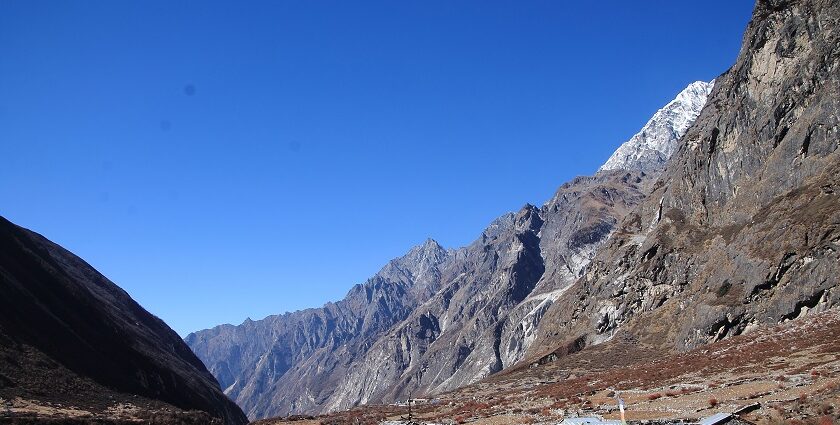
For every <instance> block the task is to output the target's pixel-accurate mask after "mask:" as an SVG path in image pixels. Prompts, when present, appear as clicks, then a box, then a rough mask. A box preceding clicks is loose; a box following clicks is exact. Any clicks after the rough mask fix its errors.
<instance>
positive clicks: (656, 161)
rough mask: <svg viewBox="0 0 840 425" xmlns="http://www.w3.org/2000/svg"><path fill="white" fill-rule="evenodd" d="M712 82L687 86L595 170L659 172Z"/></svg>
mask: <svg viewBox="0 0 840 425" xmlns="http://www.w3.org/2000/svg"><path fill="white" fill-rule="evenodd" d="M714 83H715V82H714V80H712V81H710V82H708V83H706V82H703V81H695V82H693V83H691V84H689V85H688V87H686V88H685V89H683V91H681V92H680V93H679V94H678V95H677V97H675V98H674V100H672V101H670V102H668V104H667V105H665V106H663V107H662V108H661V109H660V110H658V111H657V112H656V113H655V114H654V115H653V117H651V119H650V120H648V122H647V123H646V124H645V125H644V127H642V129H641V130H640V131H639V132H638V133H636V134H635V135H634V136H633V137H631V138H630V140H628V141H626V142H624V143H623V144H622V145H621V146H619V147H618V149H616V151H615V152H614V153H613V154H612V156H611V157H610V158H609V159H608V160H607V162H606V163H604V165H602V166H601V168H599V169H598V171H599V172H602V171H607V170H628V171H643V172H645V173H656V172H658V171H660V170H661V169H662V167H663V165H664V164H665V161H667V160H668V158H670V157H671V155H672V154H673V153H674V151H675V150H676V148H677V141H678V140H679V139H680V137H682V135H683V134H685V132H686V130H688V127H690V126H691V124H692V123H693V122H694V120H695V119H697V116H698V115H700V111H701V110H702V109H703V106H704V105H705V104H706V98H707V97H708V95H709V93H711V91H712V87H713V86H714Z"/></svg>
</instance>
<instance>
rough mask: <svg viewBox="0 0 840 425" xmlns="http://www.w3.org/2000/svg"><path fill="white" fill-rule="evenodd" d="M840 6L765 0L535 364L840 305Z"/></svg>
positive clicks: (543, 340)
mask: <svg viewBox="0 0 840 425" xmlns="http://www.w3.org/2000/svg"><path fill="white" fill-rule="evenodd" d="M838 21H840V4H838V3H837V2H836V1H828V0H801V1H759V2H758V4H757V5H756V7H755V11H754V15H753V19H752V21H751V23H750V24H749V27H748V28H747V31H746V34H745V36H744V41H743V46H742V48H741V52H740V54H739V57H738V59H737V62H736V63H735V65H734V66H733V67H732V68H731V69H729V70H728V71H727V72H726V73H725V74H724V75H722V76H721V77H720V78H718V79H717V80H716V83H715V87H714V89H713V90H712V92H711V94H710V96H709V100H708V104H707V106H706V108H705V109H704V110H703V112H702V113H701V114H700V116H699V118H698V119H697V121H696V122H695V123H694V125H693V126H692V127H691V128H690V129H689V130H688V132H687V133H686V135H685V136H684V137H683V139H682V143H681V144H680V147H679V150H678V151H677V153H676V154H675V156H674V157H673V158H672V159H671V161H670V162H669V163H668V165H667V167H666V170H665V171H664V173H663V175H662V177H661V179H660V180H659V181H658V182H657V183H656V184H655V186H654V190H653V192H652V193H651V195H650V196H648V198H647V199H646V200H645V201H644V202H643V203H642V204H641V205H640V206H639V207H638V208H637V209H636V210H635V211H634V212H632V213H631V214H629V215H628V216H627V217H625V219H624V220H623V221H622V223H621V224H620V226H618V230H617V231H616V232H615V233H614V235H613V237H612V238H611V239H610V240H609V241H608V242H607V243H606V244H605V245H604V248H603V249H602V250H601V251H600V252H599V253H598V255H597V256H596V258H595V260H593V262H592V263H591V264H590V265H589V266H588V267H587V269H586V271H585V273H584V277H583V278H581V279H580V280H579V281H578V282H576V283H575V284H574V286H572V287H571V288H570V289H569V290H568V291H567V292H566V294H564V296H563V297H562V298H561V299H560V300H558V302H556V303H555V304H554V306H553V307H552V309H551V310H550V311H549V312H547V313H546V317H545V318H544V320H543V321H542V323H541V329H540V332H539V337H538V341H539V342H538V343H537V344H535V345H533V346H532V349H531V356H532V357H533V358H540V357H542V356H543V355H545V354H546V353H547V352H548V351H550V350H551V349H553V347H557V346H560V345H562V344H563V342H564V341H568V340H569V339H573V338H584V339H585V340H586V341H587V343H588V344H592V343H599V342H603V341H605V340H608V339H609V338H610V336H611V335H612V334H613V333H614V332H615V331H616V330H618V329H621V330H625V331H628V332H631V333H633V334H635V335H636V336H638V337H639V338H640V340H641V341H643V342H647V343H650V344H655V345H659V346H661V347H665V348H669V349H677V350H682V349H688V348H691V347H694V346H697V345H700V344H705V343H708V342H711V341H716V340H719V339H722V338H726V337H728V336H732V335H737V334H740V333H744V332H748V331H750V330H751V329H752V328H754V327H755V326H756V325H758V324H769V323H777V322H782V321H786V320H789V319H793V318H796V317H799V316H801V315H804V314H807V313H808V312H813V311H821V310H824V309H827V308H831V307H833V306H835V305H837V303H838V300H839V299H840V294H839V293H838V288H837V286H838V283H840V254H838V253H839V252H840V233H838V226H840V192H838V183H837V176H838V175H840V154H838V147H840V130H838V125H840V122H839V121H840V118H839V117H840V69H838V60H839V59H840V49H838V46H840V32H839V31H838V28H840V27H838Z"/></svg>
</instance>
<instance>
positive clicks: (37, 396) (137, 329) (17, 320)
mask: <svg viewBox="0 0 840 425" xmlns="http://www.w3.org/2000/svg"><path fill="white" fill-rule="evenodd" d="M0 294H2V297H0V349H2V354H3V355H2V357H0V397H2V398H4V399H6V400H9V399H12V398H15V397H20V398H22V399H26V400H35V401H43V402H52V403H63V404H65V405H68V404H74V403H77V405H82V406H87V407H90V408H92V409H94V410H96V408H97V405H98V407H99V408H107V407H108V405H109V400H110V401H112V403H111V404H113V403H117V402H121V401H124V400H132V401H134V400H135V398H134V397H132V396H133V395H137V396H140V398H139V399H136V400H138V401H136V402H135V404H141V401H142V403H146V402H148V401H149V400H151V401H154V400H157V401H161V402H165V403H168V404H170V405H172V406H175V407H177V408H180V409H183V410H200V411H205V412H208V413H210V414H211V415H212V416H215V417H218V418H222V419H223V420H224V422H225V423H227V424H243V423H246V422H247V420H246V418H245V416H244V415H243V414H242V411H241V410H240V409H239V408H238V407H237V406H236V405H235V404H234V403H233V402H231V401H230V400H228V399H227V397H225V395H224V394H223V393H222V391H221V390H220V389H219V385H218V383H217V382H216V380H215V379H214V378H213V376H212V375H211V374H210V373H209V372H208V371H207V369H206V368H205V367H204V365H203V364H202V363H201V361H199V360H198V358H197V357H196V356H195V355H194V354H193V353H192V351H190V349H189V347H188V346H187V345H186V344H185V343H184V342H183V341H182V340H181V338H180V337H179V336H178V335H177V334H176V333H175V332H174V331H173V330H172V329H170V328H169V327H168V326H167V325H166V324H165V323H164V322H163V321H161V320H160V319H158V318H157V317H155V316H153V315H152V314H150V313H149V312H147V311H146V310H144V309H143V307H141V306H140V305H139V304H137V303H136V302H135V301H134V300H132V299H131V297H130V296H129V295H128V294H127V293H126V292H125V291H123V290H122V289H120V288H119V287H117V286H116V285H114V284H113V283H112V282H110V281H109V280H108V279H106V278H105V277H104V276H102V275H101V274H99V272H97V271H96V270H94V269H93V268H92V267H91V266H90V265H89V264H87V263H85V262H84V261H83V260H81V259H80V258H78V257H76V256H75V255H73V254H72V253H70V252H68V251H67V250H65V249H63V248H61V247H60V246H58V245H56V244H54V243H52V242H50V241H48V240H47V239H45V238H43V237H42V236H40V235H38V234H36V233H34V232H31V231H29V230H26V229H23V228H21V227H19V226H16V225H14V224H13V223H11V222H9V221H8V220H6V219H4V218H0ZM152 404H154V403H152Z"/></svg>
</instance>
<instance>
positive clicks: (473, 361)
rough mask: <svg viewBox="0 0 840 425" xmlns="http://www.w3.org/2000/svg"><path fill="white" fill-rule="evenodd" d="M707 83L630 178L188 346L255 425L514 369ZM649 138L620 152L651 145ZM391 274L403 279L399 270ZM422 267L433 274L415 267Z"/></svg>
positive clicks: (577, 188) (695, 87)
mask: <svg viewBox="0 0 840 425" xmlns="http://www.w3.org/2000/svg"><path fill="white" fill-rule="evenodd" d="M708 87H709V85H708V84H707V83H702V82H697V83H693V84H692V85H691V86H689V87H688V88H687V89H686V90H685V91H684V92H683V93H681V94H680V95H679V96H678V97H677V99H675V100H674V101H673V102H670V103H669V104H668V106H666V108H663V110H660V112H659V113H658V115H657V116H658V117H659V118H658V119H657V120H658V122H660V123H661V125H659V127H663V126H669V127H668V128H669V129H670V130H669V133H668V134H667V135H663V136H662V137H660V138H659V139H657V140H659V144H658V145H656V146H657V147H658V149H662V151H661V152H660V151H657V154H656V155H657V158H658V160H656V161H651V160H648V159H647V157H644V158H641V157H639V158H641V159H639V158H636V159H634V158H630V159H627V160H626V161H625V164H626V166H627V168H631V169H633V171H629V172H628V171H625V170H619V169H616V170H603V171H600V172H599V173H598V174H597V175H596V176H593V177H579V178H577V179H575V180H573V181H571V182H569V183H567V184H565V185H563V186H561V187H560V189H558V191H557V193H556V194H555V195H554V197H553V198H552V199H551V200H550V201H549V202H547V203H546V204H545V205H543V206H542V207H540V208H537V207H534V206H530V205H527V206H525V207H524V208H523V209H522V210H520V211H519V212H517V213H515V214H514V213H511V214H507V215H504V216H502V217H500V218H499V219H497V220H496V221H494V222H493V223H491V225H490V226H488V228H487V229H486V230H485V231H484V232H483V233H482V234H481V236H480V237H479V239H478V240H476V241H475V242H473V243H472V244H470V245H468V246H466V247H463V248H460V249H458V250H451V251H445V250H443V249H442V248H440V247H439V246H437V244H433V243H431V242H427V243H426V244H424V245H423V246H421V247H416V248H414V249H412V251H411V252H410V253H409V254H408V255H407V256H406V257H403V258H401V259H397V260H394V261H392V262H391V263H390V264H389V266H386V268H384V269H383V270H382V271H380V273H378V274H377V275H376V276H374V278H372V279H371V280H369V281H368V282H366V283H365V284H364V285H360V286H357V287H355V288H354V289H353V290H351V291H350V293H349V294H348V295H347V297H346V298H345V299H344V300H342V301H339V302H338V303H334V304H332V303H331V304H327V305H326V306H324V307H323V308H320V309H311V310H305V311H302V312H296V313H290V314H286V315H282V316H272V317H268V318H266V319H264V320H260V321H256V322H253V321H248V322H246V323H243V324H242V325H240V326H230V325H223V326H219V327H216V328H213V329H210V330H205V331H199V332H196V333H194V334H191V335H190V336H188V337H187V338H186V341H187V343H188V344H189V345H190V346H191V347H192V348H193V350H194V351H195V352H196V354H197V355H198V356H199V357H200V358H201V359H203V360H204V361H205V363H206V364H207V365H208V368H209V369H210V371H211V372H213V374H214V375H215V376H216V377H217V378H218V379H219V381H220V382H221V383H222V386H223V387H224V388H226V393H227V394H228V395H229V396H231V397H232V398H234V399H235V400H237V402H238V403H239V404H240V405H241V406H243V408H244V409H245V411H246V412H247V413H248V415H249V416H250V417H252V418H261V417H266V416H275V415H285V414H289V413H317V412H322V411H330V410H336V409H344V408H348V407H351V406H354V405H357V404H359V403H370V402H381V401H392V400H397V399H402V398H405V397H407V396H408V394H410V393H413V394H419V393H426V394H431V393H437V392H441V391H447V390H451V389H454V388H457V387H459V386H462V385H465V384H469V383H472V382H475V381H477V380H479V379H481V378H483V377H485V376H487V375H489V374H491V373H494V372H497V371H499V370H502V369H503V368H505V367H508V366H510V365H512V364H515V363H517V362H518V361H520V360H521V359H522V358H523V356H524V355H525V353H526V351H527V350H528V348H529V347H530V345H531V343H532V342H533V341H534V340H535V338H536V330H537V327H538V325H539V322H540V320H541V319H542V317H543V314H544V313H545V312H546V311H547V310H548V308H549V307H550V306H551V305H552V304H553V303H554V301H555V300H556V299H557V298H558V297H559V296H560V295H561V294H562V293H563V291H564V290H565V289H566V288H567V287H568V286H569V285H570V284H572V283H573V282H574V281H575V280H576V279H577V278H578V277H579V276H580V273H581V271H582V270H583V267H584V266H585V265H586V264H587V263H588V262H589V260H590V259H591V258H592V256H593V255H594V253H595V252H596V250H597V248H598V247H599V246H600V244H601V243H602V242H603V241H605V240H606V238H607V237H608V236H609V235H610V233H611V232H612V229H613V226H615V225H616V224H617V223H618V222H619V220H620V219H621V218H622V217H623V216H624V215H625V214H626V213H627V212H628V211H630V209H631V208H633V207H634V206H635V205H636V204H638V203H639V202H640V201H641V200H642V199H643V198H644V196H645V193H647V192H648V191H649V189H650V185H651V183H652V182H653V181H654V177H655V176H656V175H658V173H659V172H660V171H661V169H662V162H661V161H660V159H662V158H664V157H666V156H667V155H668V154H669V153H670V150H671V148H669V146H670V145H672V144H673V143H675V142H674V140H672V139H674V138H676V137H678V136H679V135H680V134H678V133H679V132H680V131H682V130H683V129H684V128H683V126H682V125H681V124H680V125H677V124H678V123H682V122H684V121H685V120H687V119H692V118H693V116H694V115H693V114H694V110H695V109H696V107H697V105H696V103H697V102H698V101H699V100H702V99H704V93H705V91H704V90H706V89H707V88H708ZM675 105H677V106H675ZM666 110H667V112H663V111H666ZM680 114H684V115H685V117H682V118H681V117H680ZM675 123H677V124H675ZM659 127H657V128H659ZM650 128H652V125H651V124H649V125H648V126H647V127H646V129H647V130H644V129H643V131H642V132H644V131H648V132H651V130H650ZM642 132H640V134H638V135H636V136H634V137H633V138H632V139H631V140H630V141H628V142H627V143H625V145H623V146H631V145H632V146H636V145H638V144H639V140H649V139H650V137H647V136H644V135H643V134H642ZM675 133H677V134H675ZM637 159H638V160H639V161H642V160H644V163H637V162H635V161H636V160H637ZM418 252H423V253H424V254H423V255H420V256H418V255H416V253H418ZM430 259H431V260H430ZM424 262H425V263H424ZM420 263H423V264H426V265H424V266H422V267H421V266H420ZM395 264H399V267H396V269H399V270H403V272H400V273H394V270H395V267H394V265H395ZM418 267H419V268H422V269H423V270H426V271H424V272H420V271H412V270H415V269H417V268H418Z"/></svg>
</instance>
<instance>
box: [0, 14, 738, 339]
mask: <svg viewBox="0 0 840 425" xmlns="http://www.w3.org/2000/svg"><path fill="white" fill-rule="evenodd" d="M751 9H752V2H750V1H743V0H739V1H732V0H720V1H706V2H702V3H696V2H682V1H645V2H636V1H633V2H628V1H611V2H587V1H582V2H581V1H578V2H565V1H451V0H445V1H391V0H388V1H376V2H367V1H366V2H362V1H344V0H341V1H316V0H312V1H310V0H305V1H303V0H301V1H265V2H262V1H260V2H257V1H247V2H233V1H230V2H217V1H161V2H150V1H111V0H107V1H75V2H70V1H63V0H62V1H55V2H47V1H32V0H4V1H1V2H0V200H2V202H0V214H2V215H3V216H5V217H6V218H8V219H10V220H12V221H14V222H16V223H18V224H20V225H22V226H24V227H27V228H30V229H33V230H35V231H37V232H39V233H42V234H43V235H45V236H46V237H48V238H50V239H51V240H53V241H55V242H57V243H59V244H61V245H63V246H65V247H66V248H68V249H70V250H71V251H73V252H75V253H76V254H78V255H79V256H81V257H82V258H84V259H86V260H87V261H88V262H89V263H91V264H93V265H94V267H96V268H97V269H98V270H100V271H101V272H102V273H104V274H105V275H106V276H108V277H109V278H110V279H111V280H113V281H114V282H116V283H117V284H118V285H120V286H122V287H123V288H124V289H126V290H127V291H128V292H129V293H130V294H131V295H132V296H133V297H134V298H135V299H136V300H138V301H139V302H140V303H141V304H143V305H144V306H145V307H146V308H147V309H148V310H149V311H151V312H153V313H154V314H156V315H158V316H160V317H161V318H162V319H164V320H165V321H167V322H168V323H169V324H170V325H171V326H172V327H173V328H174V329H175V330H177V331H178V332H179V333H181V334H182V335H185V334H186V333H188V332H190V331H193V330H197V329H201V328H206V327H210V326H214V325H216V324H220V323H240V322H241V321H242V320H244V319H245V318H246V317H251V318H254V319H257V318H262V317H264V316H266V315H269V314H276V313H282V312H285V311H290V310H296V309H300V308H304V307H314V306H319V305H321V304H323V303H324V302H326V301H328V300H337V299H340V298H341V297H342V296H343V295H344V294H345V293H346V291H347V290H348V289H349V288H350V287H351V286H352V285H353V284H355V283H360V282H363V281H364V280H365V279H366V278H367V277H369V276H371V275H372V274H374V273H375V272H376V271H377V270H378V269H379V268H380V267H381V266H382V265H383V264H385V263H386V262H387V261H388V260H389V259H391V258H393V257H396V256H399V255H401V254H402V253H404V252H405V251H407V250H408V249H409V248H410V247H411V246H413V245H415V244H418V243H421V242H422V241H423V240H424V239H425V238H427V237H432V238H435V239H436V240H438V241H439V242H440V243H441V244H443V245H445V246H449V247H457V246H462V245H465V244H468V243H469V242H470V241H472V240H473V239H474V238H475V237H476V236H477V235H478V234H479V233H480V232H481V230H482V229H483V228H484V227H485V225H487V224H488V223H489V222H490V221H491V220H492V219H493V218H495V217H497V216H499V215H500V214H502V213H505V212H507V211H511V210H516V209H518V208H520V207H521V206H522V205H523V204H525V203H526V202H530V203H534V204H537V205H539V204H542V203H543V202H544V201H545V200H547V199H548V198H550V197H551V195H552V193H553V192H554V190H555V189H556V188H557V186H559V185H560V184H562V183H563V182H564V181H567V180H569V179H570V178H572V177H574V176H576V175H581V174H591V173H593V172H594V171H595V169H597V167H598V166H599V165H600V164H601V163H602V162H603V161H605V160H606V158H607V157H608V156H609V155H610V153H611V152H612V151H613V150H614V149H615V148H616V147H617V146H618V145H619V144H620V143H621V142H622V141H624V140H625V139H627V138H628V137H630V136H631V135H632V134H633V133H634V132H635V131H636V130H638V129H639V128H640V127H641V126H642V125H643V124H644V122H645V121H646V120H647V118H648V117H650V115H652V114H653V112H655V111H656V109H658V108H659V107H660V106H662V105H663V104H665V103H666V102H667V101H668V100H670V99H671V98H672V97H673V96H674V95H675V94H676V93H677V92H679V91H680V90H681V89H682V88H683V87H684V86H685V85H687V84H688V83H690V82H692V81H695V80H710V79H712V78H714V77H716V76H717V75H718V74H720V73H721V72H723V71H724V70H726V69H727V68H728V67H729V66H730V65H731V64H732V63H733V61H734V59H735V57H736V55H737V52H738V48H739V45H740V41H741V36H742V33H743V30H744V28H745V26H746V23H747V21H748V19H749V15H750V12H751Z"/></svg>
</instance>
